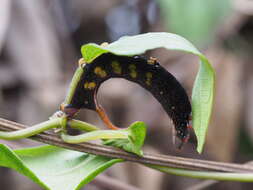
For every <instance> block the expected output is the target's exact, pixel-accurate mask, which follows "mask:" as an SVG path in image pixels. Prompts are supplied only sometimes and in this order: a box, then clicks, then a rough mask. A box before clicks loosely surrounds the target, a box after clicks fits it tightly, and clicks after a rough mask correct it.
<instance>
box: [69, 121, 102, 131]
mask: <svg viewBox="0 0 253 190" xmlns="http://www.w3.org/2000/svg"><path fill="white" fill-rule="evenodd" d="M68 125H69V126H70V127H71V128H74V129H79V130H82V131H96V130H99V128H98V127H96V126H95V125H92V124H90V123H86V122H83V121H78V120H75V119H72V120H69V121H68Z"/></svg>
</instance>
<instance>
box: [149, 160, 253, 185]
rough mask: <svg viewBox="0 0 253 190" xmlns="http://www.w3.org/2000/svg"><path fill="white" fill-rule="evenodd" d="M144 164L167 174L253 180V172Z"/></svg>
mask: <svg viewBox="0 0 253 190" xmlns="http://www.w3.org/2000/svg"><path fill="white" fill-rule="evenodd" d="M146 166H148V167H150V168H153V169H156V170H159V171H161V172H164V173H169V174H173V175H178V176H184V177H191V178H197V179H213V180H219V181H239V182H253V173H225V172H204V171H191V170H184V169H178V168H169V167H164V166H157V165H151V164H147V165H146Z"/></svg>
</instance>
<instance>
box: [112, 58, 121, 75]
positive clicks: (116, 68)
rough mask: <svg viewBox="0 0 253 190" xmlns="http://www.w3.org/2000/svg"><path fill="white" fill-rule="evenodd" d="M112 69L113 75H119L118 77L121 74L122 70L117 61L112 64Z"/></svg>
mask: <svg viewBox="0 0 253 190" xmlns="http://www.w3.org/2000/svg"><path fill="white" fill-rule="evenodd" d="M112 69H113V72H114V73H116V74H119V75H120V74H121V72H122V68H121V66H120V63H119V62H118V61H113V62H112Z"/></svg>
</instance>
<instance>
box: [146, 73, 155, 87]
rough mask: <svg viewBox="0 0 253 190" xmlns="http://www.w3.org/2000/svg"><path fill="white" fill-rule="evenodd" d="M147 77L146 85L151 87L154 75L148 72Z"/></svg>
mask: <svg viewBox="0 0 253 190" xmlns="http://www.w3.org/2000/svg"><path fill="white" fill-rule="evenodd" d="M146 77H147V80H146V84H147V85H149V86H150V85H151V80H152V77H153V75H152V73H151V72H147V73H146Z"/></svg>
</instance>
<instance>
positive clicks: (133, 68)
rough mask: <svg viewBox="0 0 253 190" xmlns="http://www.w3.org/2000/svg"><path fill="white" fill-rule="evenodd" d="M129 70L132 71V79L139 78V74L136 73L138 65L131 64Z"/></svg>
mask: <svg viewBox="0 0 253 190" xmlns="http://www.w3.org/2000/svg"><path fill="white" fill-rule="evenodd" d="M128 68H129V70H130V73H129V74H130V76H131V77H132V78H136V77H137V72H136V65H134V64H131V65H129V67H128Z"/></svg>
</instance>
